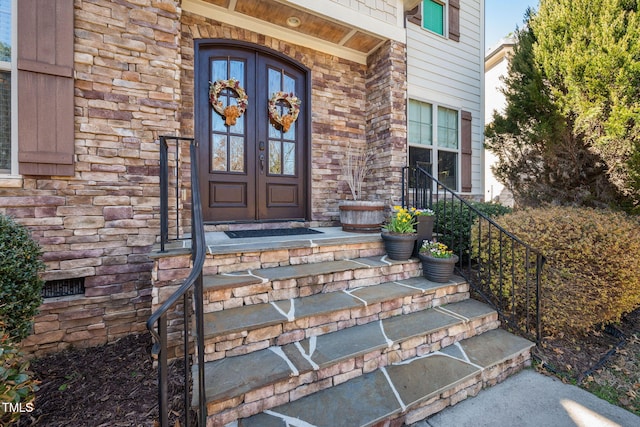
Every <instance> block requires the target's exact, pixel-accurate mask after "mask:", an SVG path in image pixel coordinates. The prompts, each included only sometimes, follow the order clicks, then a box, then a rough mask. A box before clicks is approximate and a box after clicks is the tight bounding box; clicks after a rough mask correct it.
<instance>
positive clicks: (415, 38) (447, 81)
mask: <svg viewBox="0 0 640 427" xmlns="http://www.w3.org/2000/svg"><path fill="white" fill-rule="evenodd" d="M483 10H484V9H483V6H482V4H481V0H461V1H460V41H459V42H455V41H453V40H449V39H447V38H445V37H441V36H438V35H436V34H433V33H431V32H429V31H427V30H424V29H422V28H421V27H420V26H418V25H415V24H413V23H410V22H408V23H407V82H408V95H409V98H413V99H417V100H420V101H424V102H430V103H434V104H438V105H442V106H446V107H450V108H455V109H460V110H465V111H469V112H471V115H472V141H471V148H472V169H473V170H472V185H473V193H474V194H477V195H483V192H484V178H483V175H484V174H483V168H484V165H483V131H484V108H483V107H484V106H483V99H482V98H483V84H484V77H483V73H484V53H483V52H484V36H483V33H484V16H483V15H484V11H483Z"/></svg>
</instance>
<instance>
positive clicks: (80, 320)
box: [0, 0, 181, 354]
mask: <svg viewBox="0 0 640 427" xmlns="http://www.w3.org/2000/svg"><path fill="white" fill-rule="evenodd" d="M178 3H179V2H178V1H172V0H171V1H166V0H165V1H151V0H130V1H127V0H119V1H110V0H91V1H85V0H75V4H74V6H75V44H74V51H75V52H74V58H75V159H76V162H75V176H73V177H35V176H24V177H23V178H22V179H21V180H17V179H6V180H1V181H0V206H1V208H0V212H2V213H4V214H7V215H10V216H12V217H14V218H15V219H16V220H17V221H18V222H20V223H22V224H25V225H27V226H28V227H29V228H30V229H31V230H32V234H33V236H34V237H35V238H36V239H37V240H38V241H39V243H40V244H41V246H42V247H43V249H44V252H45V254H44V260H45V262H46V266H47V269H46V273H45V275H44V278H45V279H46V280H56V279H67V278H78V277H84V278H85V287H86V293H85V295H84V296H73V297H61V298H53V299H47V300H45V302H44V304H43V305H42V307H41V309H40V315H38V316H37V318H36V321H35V325H34V334H33V335H32V336H30V337H29V338H27V339H26V340H25V341H24V342H23V347H24V349H25V350H26V351H28V352H33V353H36V354H39V353H44V352H51V351H57V350H61V349H63V348H66V347H69V346H71V345H73V346H78V347H84V346H92V345H97V344H101V343H104V342H107V341H110V340H113V339H116V338H118V337H121V336H124V335H127V334H130V333H132V332H136V331H140V330H143V329H144V328H145V326H144V322H145V321H146V319H147V318H148V316H149V314H150V306H151V270H152V266H153V262H152V261H151V260H150V259H149V257H148V253H149V252H150V251H151V248H152V245H153V244H154V243H155V242H156V236H157V235H158V234H159V232H158V230H159V218H158V206H159V198H158V194H159V185H158V182H159V181H158V169H159V167H158V158H159V154H158V147H159V145H158V143H157V137H158V136H159V135H162V134H176V133H178V132H179V127H180V123H179V109H180V102H181V94H180V79H181V67H180V63H181V57H180V50H179V43H178V37H179V24H178V22H179V15H180V11H179V8H178ZM51 108H55V106H51Z"/></svg>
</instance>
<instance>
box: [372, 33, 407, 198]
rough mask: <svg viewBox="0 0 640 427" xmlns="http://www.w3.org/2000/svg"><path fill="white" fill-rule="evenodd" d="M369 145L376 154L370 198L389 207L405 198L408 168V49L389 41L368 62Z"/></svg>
mask: <svg viewBox="0 0 640 427" xmlns="http://www.w3.org/2000/svg"><path fill="white" fill-rule="evenodd" d="M367 69H368V72H367V141H368V144H369V146H370V147H372V148H373V149H374V150H375V152H376V165H377V166H376V168H375V169H374V170H373V179H369V180H368V181H367V192H368V193H369V195H370V197H372V198H373V199H377V200H383V201H385V202H387V204H389V205H394V204H398V203H399V201H400V197H401V183H402V167H403V166H405V165H406V164H407V64H406V45H404V44H402V43H398V42H393V41H387V42H386V43H385V44H383V45H382V46H381V47H380V48H379V49H378V50H377V51H376V52H374V53H373V54H371V55H370V56H369V58H368V61H367Z"/></svg>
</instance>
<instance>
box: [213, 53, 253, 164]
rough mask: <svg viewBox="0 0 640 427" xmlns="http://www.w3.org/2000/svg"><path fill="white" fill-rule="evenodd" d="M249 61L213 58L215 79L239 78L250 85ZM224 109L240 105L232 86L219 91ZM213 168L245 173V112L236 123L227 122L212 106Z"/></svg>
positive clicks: (241, 83) (241, 81)
mask: <svg viewBox="0 0 640 427" xmlns="http://www.w3.org/2000/svg"><path fill="white" fill-rule="evenodd" d="M245 68H246V66H245V62H244V61H242V60H234V59H229V58H216V59H213V60H212V61H211V79H210V81H211V82H215V81H217V80H229V79H235V80H238V82H239V83H240V87H242V88H246V78H245ZM218 101H220V102H221V103H222V108H223V109H224V108H226V107H227V106H229V105H238V98H237V93H236V92H235V91H234V90H232V89H226V88H225V89H222V90H221V91H220V93H218ZM210 108H211V132H212V137H211V141H212V145H211V165H212V166H211V168H212V170H214V171H217V172H245V170H246V167H245V165H246V161H245V154H246V148H245V147H246V137H245V123H246V121H245V115H244V114H243V115H242V116H240V117H238V118H237V119H236V123H235V124H233V125H226V124H225V118H224V116H223V115H221V114H220V113H218V112H217V111H216V110H215V109H213V107H211V106H210Z"/></svg>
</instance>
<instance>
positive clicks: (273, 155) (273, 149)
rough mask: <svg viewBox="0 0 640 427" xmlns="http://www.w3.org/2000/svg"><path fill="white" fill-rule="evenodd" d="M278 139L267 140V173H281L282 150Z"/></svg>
mask: <svg viewBox="0 0 640 427" xmlns="http://www.w3.org/2000/svg"><path fill="white" fill-rule="evenodd" d="M280 148H281V144H280V141H269V173H271V174H278V175H279V174H281V173H282V150H281V149H280Z"/></svg>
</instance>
